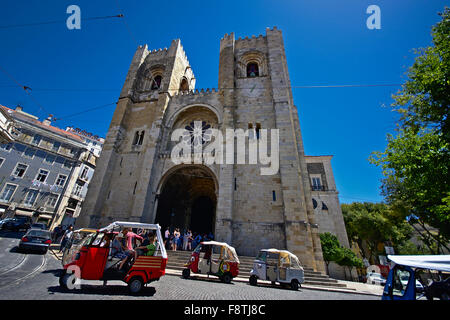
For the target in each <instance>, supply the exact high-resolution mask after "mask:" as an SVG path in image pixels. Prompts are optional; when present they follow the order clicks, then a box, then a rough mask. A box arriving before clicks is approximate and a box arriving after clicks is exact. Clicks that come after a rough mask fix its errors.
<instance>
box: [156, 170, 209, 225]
mask: <svg viewBox="0 0 450 320" xmlns="http://www.w3.org/2000/svg"><path fill="white" fill-rule="evenodd" d="M216 185H217V184H216V181H215V177H214V174H213V173H212V172H211V171H210V170H209V169H208V168H206V167H204V166H196V165H188V166H181V167H180V168H176V169H173V170H172V171H171V172H170V173H169V174H168V175H167V176H166V177H165V178H163V181H162V186H161V189H160V192H159V195H158V206H157V211H156V217H155V223H159V224H160V225H161V226H162V227H163V228H166V227H171V228H180V231H182V230H183V229H190V230H192V232H197V233H202V234H204V233H209V232H213V233H214V225H215V216H216V205H217V197H216V188H217V187H216Z"/></svg>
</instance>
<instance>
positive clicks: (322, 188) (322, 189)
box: [311, 186, 328, 191]
mask: <svg viewBox="0 0 450 320" xmlns="http://www.w3.org/2000/svg"><path fill="white" fill-rule="evenodd" d="M311 190H312V191H328V189H327V188H326V187H325V186H311Z"/></svg>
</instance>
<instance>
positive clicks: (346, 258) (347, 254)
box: [337, 247, 364, 278]
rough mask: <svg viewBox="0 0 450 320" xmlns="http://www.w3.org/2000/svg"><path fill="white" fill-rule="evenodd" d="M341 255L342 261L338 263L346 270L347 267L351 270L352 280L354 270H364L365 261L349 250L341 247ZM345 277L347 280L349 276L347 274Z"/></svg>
mask: <svg viewBox="0 0 450 320" xmlns="http://www.w3.org/2000/svg"><path fill="white" fill-rule="evenodd" d="M339 251H340V253H339V255H340V259H339V261H338V262H337V263H338V264H339V265H340V266H343V267H344V270H345V268H346V267H347V268H348V269H349V274H350V278H351V276H352V270H353V268H363V267H364V263H363V261H362V260H361V259H360V258H358V257H357V256H356V254H355V253H354V252H353V251H352V250H350V249H349V248H345V247H340V248H339ZM345 277H346V278H347V275H346V274H345Z"/></svg>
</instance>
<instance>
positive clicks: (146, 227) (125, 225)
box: [98, 221, 167, 258]
mask: <svg viewBox="0 0 450 320" xmlns="http://www.w3.org/2000/svg"><path fill="white" fill-rule="evenodd" d="M115 228H122V229H123V228H136V229H144V230H156V231H157V232H156V237H157V239H158V243H157V245H156V250H157V251H158V250H161V256H162V257H163V258H167V252H166V248H165V247H164V245H161V244H162V243H164V242H163V240H162V237H161V226H160V225H159V224H150V223H139V222H128V221H115V222H113V223H111V224H110V225H108V226H106V227H104V228H101V229H99V230H98V231H99V232H105V231H106V232H112V231H114V229H115Z"/></svg>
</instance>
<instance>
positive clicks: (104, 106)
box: [53, 102, 117, 121]
mask: <svg viewBox="0 0 450 320" xmlns="http://www.w3.org/2000/svg"><path fill="white" fill-rule="evenodd" d="M115 104H117V102H112V103H107V104H103V105H101V106H96V107H92V108H88V109H86V110H83V111H80V112H77V113H72V114H69V115H67V116H63V117H60V118H58V117H55V118H53V120H54V121H58V120H66V119H67V118H72V117H75V116H78V115H81V114H84V113H87V112H91V111H94V110H98V109H102V108H106V107H109V106H112V105H115Z"/></svg>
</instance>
